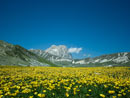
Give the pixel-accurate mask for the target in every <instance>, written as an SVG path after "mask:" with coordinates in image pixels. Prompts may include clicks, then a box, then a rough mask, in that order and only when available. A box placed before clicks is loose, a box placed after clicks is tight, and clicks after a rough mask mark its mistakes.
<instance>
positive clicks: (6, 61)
mask: <svg viewBox="0 0 130 98" xmlns="http://www.w3.org/2000/svg"><path fill="white" fill-rule="evenodd" d="M0 65H20V66H55V64H53V63H51V62H50V61H48V60H46V59H44V58H41V57H40V56H38V55H36V54H34V53H32V52H30V51H28V50H27V49H25V48H23V47H21V46H19V45H12V44H9V43H7V42H4V41H0Z"/></svg>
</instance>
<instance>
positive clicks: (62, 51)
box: [45, 45, 72, 59]
mask: <svg viewBox="0 0 130 98" xmlns="http://www.w3.org/2000/svg"><path fill="white" fill-rule="evenodd" d="M45 52H47V53H50V54H52V55H55V56H59V57H61V58H64V59H72V56H71V54H70V53H69V52H68V49H67V47H66V46H65V45H59V46H56V45H52V46H51V47H50V48H48V49H46V50H45Z"/></svg>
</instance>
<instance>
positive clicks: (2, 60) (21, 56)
mask: <svg viewBox="0 0 130 98" xmlns="http://www.w3.org/2000/svg"><path fill="white" fill-rule="evenodd" d="M0 65H20V66H129V65H130V52H122V53H115V54H109V55H102V56H99V57H95V58H84V59H74V58H73V57H72V55H71V53H69V52H68V49H67V47H66V46H65V45H59V46H56V45H52V46H51V47H50V48H48V49H46V50H39V49H30V50H27V49H25V48H23V47H21V46H19V45H12V44H9V43H7V42H4V41H0Z"/></svg>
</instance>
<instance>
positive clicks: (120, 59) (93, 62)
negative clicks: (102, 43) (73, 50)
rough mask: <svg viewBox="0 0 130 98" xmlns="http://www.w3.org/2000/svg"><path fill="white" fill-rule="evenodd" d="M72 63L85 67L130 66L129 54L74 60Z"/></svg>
mask: <svg viewBox="0 0 130 98" xmlns="http://www.w3.org/2000/svg"><path fill="white" fill-rule="evenodd" d="M72 63H73V65H85V66H130V52H122V53H114V54H107V55H102V56H98V57H95V58H86V59H81V60H74V61H73V62H72Z"/></svg>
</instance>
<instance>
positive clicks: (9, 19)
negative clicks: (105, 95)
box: [0, 0, 130, 58]
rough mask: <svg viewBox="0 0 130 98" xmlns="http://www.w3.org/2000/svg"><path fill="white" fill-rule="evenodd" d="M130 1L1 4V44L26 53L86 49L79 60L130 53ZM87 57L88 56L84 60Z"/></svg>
mask: <svg viewBox="0 0 130 98" xmlns="http://www.w3.org/2000/svg"><path fill="white" fill-rule="evenodd" d="M129 4H130V1H129V0H0V40H4V41H7V42H9V43H12V44H19V45H21V46H23V47H25V48H26V49H30V48H34V49H43V50H44V49H46V48H48V47H50V46H51V45H52V44H56V45H66V46H67V47H68V48H70V47H75V48H80V47H81V48H82V51H80V53H78V54H77V53H73V56H74V57H75V58H83V57H84V56H85V55H84V54H86V56H87V55H89V56H90V54H91V56H92V57H94V56H99V55H102V54H109V53H116V52H126V51H128V52H130V45H129V44H130V6H129ZM83 55H84V56H83Z"/></svg>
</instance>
